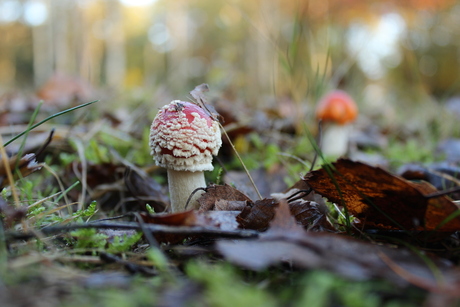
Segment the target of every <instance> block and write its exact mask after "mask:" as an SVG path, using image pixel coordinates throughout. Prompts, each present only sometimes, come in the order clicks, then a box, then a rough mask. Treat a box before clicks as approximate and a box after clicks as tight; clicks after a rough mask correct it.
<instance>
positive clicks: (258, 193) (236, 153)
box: [219, 123, 263, 199]
mask: <svg viewBox="0 0 460 307" xmlns="http://www.w3.org/2000/svg"><path fill="white" fill-rule="evenodd" d="M219 126H220V128H221V130H222V131H223V132H224V134H225V137H226V138H227V140H228V142H229V143H230V146H232V148H233V151H234V152H235V155H236V158H237V159H238V160H239V161H240V163H241V165H242V166H243V169H244V171H245V172H246V175H248V178H249V181H251V184H252V186H253V187H254V190H255V191H256V193H257V196H259V199H263V197H262V195H261V194H260V192H259V189H258V188H257V185H256V183H255V182H254V180H253V179H252V176H251V174H250V173H249V170H248V169H247V167H246V165H245V164H244V162H243V159H241V156H240V154H239V153H238V151H237V150H236V148H235V145H233V142H232V140H230V137H229V136H228V134H227V131H225V128H224V127H223V126H222V125H221V124H220V123H219Z"/></svg>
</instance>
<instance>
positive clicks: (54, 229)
mask: <svg viewBox="0 0 460 307" xmlns="http://www.w3.org/2000/svg"><path fill="white" fill-rule="evenodd" d="M88 228H96V229H134V230H142V229H141V227H140V226H139V224H138V223H132V222H125V223H89V224H77V225H68V226H50V227H45V228H42V229H41V230H40V232H41V233H42V234H46V235H50V234H57V233H61V232H69V231H73V230H76V229H88ZM144 229H145V230H148V231H150V232H151V233H154V234H177V235H179V234H180V235H208V236H219V237H222V238H246V239H248V238H257V237H258V236H259V232H258V231H255V230H248V229H245V230H222V229H216V228H206V227H201V226H195V227H187V226H166V225H156V224H145V227H144ZM34 237H36V234H35V233H33V232H19V231H7V232H5V239H6V241H12V240H27V239H31V238H34Z"/></svg>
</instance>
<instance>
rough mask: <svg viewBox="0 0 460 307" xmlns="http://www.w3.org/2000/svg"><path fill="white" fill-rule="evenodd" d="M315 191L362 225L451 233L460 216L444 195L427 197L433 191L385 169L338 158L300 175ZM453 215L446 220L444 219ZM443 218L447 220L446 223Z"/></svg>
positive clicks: (456, 227)
mask: <svg viewBox="0 0 460 307" xmlns="http://www.w3.org/2000/svg"><path fill="white" fill-rule="evenodd" d="M304 180H305V181H306V182H307V184H308V185H310V186H311V187H312V188H313V189H314V190H315V191H316V192H317V193H319V194H321V195H322V196H324V197H325V198H327V199H329V201H331V202H334V203H337V204H339V205H344V206H346V207H347V209H348V211H349V213H350V214H352V215H354V216H355V217H357V218H358V219H359V220H360V221H361V223H363V226H364V227H365V228H377V229H388V230H390V229H401V230H419V231H433V230H437V231H444V232H453V231H456V230H458V229H460V218H458V217H453V216H452V215H453V214H455V213H456V212H457V211H458V208H457V206H456V205H455V204H454V203H453V202H452V201H451V200H450V199H449V198H447V197H445V196H439V197H436V198H428V197H426V195H428V194H431V193H434V192H437V190H436V189H435V188H434V187H432V186H428V185H426V184H423V185H417V184H414V183H411V182H409V181H407V180H405V179H403V178H401V177H398V176H394V175H392V174H390V173H388V172H387V171H385V170H383V169H381V168H379V167H372V166H369V165H366V164H363V163H360V162H353V161H350V160H346V159H340V160H338V161H337V162H335V163H332V165H331V166H325V167H323V168H322V169H319V170H316V171H313V172H310V173H309V174H307V175H306V176H305V178H304ZM448 217H453V218H452V219H450V220H449V221H447V220H446V219H447V218H448ZM446 221H447V222H446Z"/></svg>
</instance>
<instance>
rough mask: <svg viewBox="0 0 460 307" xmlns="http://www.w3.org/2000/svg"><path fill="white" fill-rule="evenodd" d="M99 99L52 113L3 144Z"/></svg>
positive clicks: (5, 144) (9, 142) (6, 144)
mask: <svg viewBox="0 0 460 307" xmlns="http://www.w3.org/2000/svg"><path fill="white" fill-rule="evenodd" d="M98 101H99V100H94V101H91V102H88V103H84V104H81V105H79V106H76V107H73V108H70V109H67V110H64V111H61V112H58V113H56V114H53V115H51V116H49V117H47V118H45V119H44V120H42V121H40V122H39V123H37V124H35V125H33V126H31V127H29V128H28V129H26V130H25V131H23V132H21V133H19V134H18V135H16V136H15V137H13V138H12V139H11V140H9V141H7V142H5V143H4V144H3V146H4V147H6V146H8V145H9V144H11V143H12V142H14V141H16V140H17V139H18V138H20V137H21V136H23V135H25V134H27V133H29V131H30V130H33V129H35V128H37V127H38V126H40V125H41V124H43V123H46V122H47V121H49V120H51V119H53V118H56V117H58V116H61V115H63V114H66V113H69V112H72V111H75V110H78V109H81V108H84V107H86V106H89V105H91V104H93V103H96V102H98Z"/></svg>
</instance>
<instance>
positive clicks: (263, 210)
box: [0, 89, 460, 296]
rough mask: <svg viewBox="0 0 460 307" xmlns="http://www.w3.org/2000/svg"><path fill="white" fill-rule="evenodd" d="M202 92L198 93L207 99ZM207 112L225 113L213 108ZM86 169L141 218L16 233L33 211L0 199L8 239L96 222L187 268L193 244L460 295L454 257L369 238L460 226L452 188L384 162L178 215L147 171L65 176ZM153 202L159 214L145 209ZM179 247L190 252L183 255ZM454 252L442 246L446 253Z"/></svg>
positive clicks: (223, 198) (122, 165)
mask: <svg viewBox="0 0 460 307" xmlns="http://www.w3.org/2000/svg"><path fill="white" fill-rule="evenodd" d="M196 90H197V89H196ZM200 91H202V89H198V92H194V93H193V94H192V95H193V96H194V97H195V96H196V97H195V98H196V99H197V100H198V101H200V102H202V101H204V99H203V97H202V92H200ZM209 112H210V113H211V114H212V115H213V116H216V117H217V113H216V111H215V110H213V109H210V110H209ZM60 141H61V142H62V141H63V140H60ZM26 157H27V156H24V158H26ZM26 159H28V158H26ZM37 170H38V169H37ZM83 171H85V172H86V174H87V176H88V177H87V181H86V184H87V185H88V187H89V189H90V193H91V194H90V195H91V196H92V197H95V198H97V199H98V202H100V204H101V205H104V211H106V210H114V211H115V212H119V211H120V208H121V207H122V208H124V209H123V210H121V211H122V213H125V212H126V211H135V212H139V211H140V212H141V214H140V216H141V219H136V218H132V217H133V216H132V215H131V216H130V215H123V216H122V217H124V218H126V217H129V216H130V217H131V221H132V220H134V222H116V221H111V220H106V219H104V218H101V219H99V220H93V221H92V222H91V223H82V224H69V225H63V226H48V227H45V228H42V229H40V232H34V231H31V232H27V231H26V230H25V231H17V230H16V229H15V228H14V225H15V223H18V222H19V221H20V220H22V219H24V217H25V216H26V214H27V212H26V210H25V209H24V210H23V209H22V208H16V209H14V210H10V209H11V208H12V207H11V206H9V204H4V203H0V210H1V211H2V214H3V215H4V217H5V222H6V223H5V224H4V226H6V227H5V228H6V232H5V238H6V242H7V244H8V246H14V245H15V244H16V243H15V242H18V241H21V240H30V239H31V238H36V237H39V238H45V237H44V236H48V235H53V236H54V240H56V238H61V239H62V238H66V237H67V235H66V234H67V233H69V232H70V231H72V230H75V229H79V228H94V229H97V231H98V233H100V234H104V233H105V234H107V233H110V234H112V235H111V236H112V237H113V238H115V237H123V236H132V235H133V234H134V233H135V232H133V230H136V231H140V232H143V233H144V236H145V238H144V240H143V242H144V245H145V242H147V243H150V245H152V246H161V249H160V250H161V253H162V255H163V256H164V257H165V259H166V261H167V263H168V266H170V267H178V268H180V267H181V265H182V264H183V263H184V262H185V261H186V260H188V258H186V256H185V255H187V252H186V251H187V250H188V251H192V250H193V252H189V253H188V255H194V256H206V257H212V258H213V259H220V258H223V259H225V260H227V261H229V262H232V263H234V264H237V265H238V266H241V267H243V268H245V269H249V270H254V271H260V270H265V269H269V268H272V267H281V268H286V267H289V268H290V269H292V270H306V269H308V270H311V269H323V270H328V271H331V272H333V273H335V274H337V275H340V276H343V277H346V278H350V279H353V280H374V279H384V280H386V281H388V282H390V283H393V284H395V285H399V286H408V285H416V286H418V287H420V288H423V289H426V290H428V291H431V292H433V293H444V294H447V295H449V296H458V294H456V291H457V290H458V288H459V287H460V274H459V270H458V268H457V267H456V266H455V264H456V259H455V256H454V257H449V255H448V253H444V254H443V255H442V256H440V255H441V254H442V253H439V252H437V253H434V252H431V250H430V247H431V246H430V245H426V244H425V243H426V242H425V243H424V244H420V245H416V246H409V247H410V248H408V247H402V245H404V244H401V242H397V241H395V240H391V239H390V240H388V239H381V238H379V237H377V236H375V237H374V236H370V235H369V234H370V233H371V232H368V230H377V231H381V230H391V231H404V232H430V233H435V234H441V235H442V236H441V237H437V236H433V237H434V238H435V240H438V241H437V242H432V241H431V242H429V243H430V244H434V245H435V246H436V247H437V248H439V246H440V245H442V244H450V242H449V241H447V240H449V239H450V238H446V237H448V236H449V235H450V234H452V233H455V232H456V231H457V230H458V229H459V226H460V220H459V218H458V217H457V216H456V212H458V209H457V206H456V204H455V203H454V202H452V200H451V199H450V198H448V197H446V196H445V195H439V196H437V197H432V195H433V194H434V193H437V192H438V189H436V188H434V187H433V186H431V185H429V184H426V183H414V182H410V181H408V180H406V179H404V178H402V177H399V176H395V175H392V174H390V173H389V172H387V171H385V170H383V169H381V168H378V167H372V166H369V165H366V164H364V163H359V162H354V161H351V160H345V159H341V160H339V161H337V162H336V163H333V164H332V165H326V166H323V168H321V169H319V170H316V171H313V172H310V173H308V174H306V175H305V176H304V177H303V178H302V180H299V181H298V182H297V183H296V184H295V185H294V186H292V187H291V188H289V189H287V190H284V191H282V192H280V191H279V190H276V188H275V190H274V188H271V189H268V190H267V191H266V192H264V196H266V198H264V199H257V200H254V199H255V198H257V197H255V196H252V195H251V196H252V198H250V197H248V196H247V195H246V194H245V193H243V192H241V191H240V190H238V189H237V188H234V187H232V186H229V185H226V184H224V185H210V186H208V187H207V188H205V193H204V194H203V195H202V196H201V198H200V200H199V202H200V205H201V207H200V210H198V211H186V212H181V213H174V214H170V213H165V212H167V208H168V204H169V199H168V198H167V196H166V194H165V192H164V186H162V185H161V184H159V183H158V182H157V181H156V180H154V179H153V178H152V177H151V176H149V175H148V174H147V172H145V171H144V170H141V169H138V168H136V167H133V165H130V164H129V163H126V162H125V161H118V162H99V163H86V164H83V163H80V164H78V163H77V164H75V163H74V164H72V165H71V167H69V168H67V169H66V170H65V172H66V173H64V176H63V177H65V178H67V179H69V178H75V177H78V175H79V174H81V173H83ZM425 174H426V173H425ZM25 175H28V174H27V173H25ZM263 177H264V175H263V174H262V176H261V178H263ZM70 182H71V181H69V183H70ZM257 182H259V181H257ZM265 186H266V184H265V183H264V187H265ZM278 187H280V186H279V185H278ZM438 188H439V186H438ZM270 190H271V191H270ZM270 192H271V196H270V197H268V195H267V194H269V193H270ZM73 193H74V194H73ZM79 193H80V192H79V191H75V192H74V191H71V193H68V196H69V198H70V201H78V199H79V197H80V194H79ZM120 199H121V201H120ZM325 199H327V200H328V201H329V202H332V203H335V204H336V205H337V207H338V208H339V209H342V210H344V212H345V213H347V214H349V215H350V220H352V224H351V225H352V228H353V229H346V228H344V225H343V224H341V222H340V221H339V219H338V218H337V217H334V216H333V214H332V213H331V212H330V210H329V209H328V208H330V207H329V206H328V203H326V202H325ZM114 200H116V202H114ZM117 203H118V205H117ZM120 203H123V204H124V205H123V206H120V205H119V204H120ZM127 204H130V205H127ZM147 205H149V206H150V208H153V211H154V212H155V213H154V214H148V213H147V212H145V211H146V210H147V209H148V206H147ZM134 216H136V215H134ZM149 235H150V236H151V235H153V236H154V238H153V240H156V244H157V245H155V244H152V242H154V241H152V240H151V239H148V237H149ZM388 242H390V243H391V244H388ZM158 243H160V244H161V245H158ZM197 247H202V249H197ZM179 248H182V253H178V250H179ZM141 250H142V249H141ZM446 250H447V248H445V246H444V249H443V250H442V251H446ZM142 251H145V249H144V250H142ZM184 251H185V252H184ZM174 252H177V254H176V255H174ZM435 254H437V255H438V256H436V255H435ZM453 254H455V253H454V252H453ZM181 255H182V256H184V257H183V258H181ZM93 258H94V257H93ZM95 258H99V260H98V261H102V262H104V263H115V264H118V265H122V266H124V267H125V268H126V269H128V270H130V269H129V268H131V273H136V274H145V275H149V274H151V273H152V270H150V269H151V268H152V267H153V268H155V267H156V265H155V262H152V261H146V260H145V259H143V260H142V261H137V260H136V261H134V260H133V258H128V259H125V258H120V257H118V256H116V255H108V254H103V253H101V254H100V256H99V257H95ZM93 260H94V259H93ZM96 260H97V259H96ZM37 261H42V260H37ZM143 268H145V270H144V269H143ZM153 271H154V272H157V271H155V270H153ZM155 274H156V273H155ZM94 278H96V275H94ZM194 286H196V285H191V286H190V287H191V288H193V287H194Z"/></svg>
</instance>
